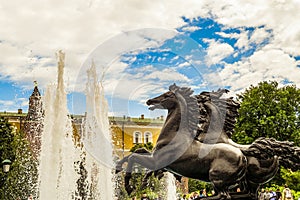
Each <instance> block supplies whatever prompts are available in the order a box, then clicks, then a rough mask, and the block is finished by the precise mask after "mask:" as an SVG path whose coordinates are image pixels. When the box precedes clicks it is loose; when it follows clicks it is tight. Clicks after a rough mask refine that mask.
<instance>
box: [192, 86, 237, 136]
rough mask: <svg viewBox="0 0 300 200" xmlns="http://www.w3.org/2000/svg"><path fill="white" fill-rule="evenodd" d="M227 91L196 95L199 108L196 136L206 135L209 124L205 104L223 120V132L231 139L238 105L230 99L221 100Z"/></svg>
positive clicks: (220, 90)
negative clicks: (209, 104) (212, 106)
mask: <svg viewBox="0 0 300 200" xmlns="http://www.w3.org/2000/svg"><path fill="white" fill-rule="evenodd" d="M228 92H229V90H227V89H219V90H218V91H216V92H214V91H212V92H201V93H200V94H199V95H196V98H197V102H198V106H199V114H200V117H199V125H198V129H197V135H198V136H199V135H200V134H205V133H207V130H208V127H209V124H210V109H209V108H208V107H207V106H205V103H206V102H209V103H211V104H212V105H214V106H215V107H216V108H217V109H218V110H219V113H220V115H221V117H222V116H223V119H224V125H223V131H224V132H225V133H226V135H227V136H228V137H229V138H231V136H232V133H233V129H234V126H235V123H236V118H237V117H238V109H239V108H240V103H239V102H238V101H235V100H234V99H233V98H232V97H230V98H221V97H222V95H223V94H224V93H228Z"/></svg>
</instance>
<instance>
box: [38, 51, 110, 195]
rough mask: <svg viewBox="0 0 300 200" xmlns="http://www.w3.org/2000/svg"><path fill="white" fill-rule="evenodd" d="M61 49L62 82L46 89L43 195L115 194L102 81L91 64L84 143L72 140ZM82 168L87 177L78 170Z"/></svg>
mask: <svg viewBox="0 0 300 200" xmlns="http://www.w3.org/2000/svg"><path fill="white" fill-rule="evenodd" d="M57 55H58V60H59V61H58V83H57V85H49V86H48V88H47V90H46V94H45V119H44V124H45V128H44V131H43V134H42V146H41V155H40V167H39V183H40V187H39V195H38V196H39V199H53V200H54V199H58V200H60V199H103V200H107V199H113V195H114V189H113V183H112V179H113V175H112V166H113V165H112V163H113V162H112V146H111V144H110V141H111V140H110V133H109V122H108V116H107V103H106V100H105V98H104V93H103V87H102V86H101V85H99V84H98V82H97V75H96V70H95V67H94V66H92V67H91V69H90V70H89V71H88V83H87V87H86V100H87V115H86V119H85V120H84V123H83V128H82V130H83V135H82V138H81V139H82V143H83V148H79V147H78V146H77V145H75V143H74V138H73V129H72V123H71V119H70V118H69V117H68V115H69V113H68V110H67V100H66V92H65V89H64V79H63V74H64V73H63V72H64V53H62V52H61V51H60V52H58V54H57ZM99 146H101V147H104V148H98V147H99ZM100 150H101V151H102V152H99V151H100ZM103 150H104V151H105V152H103ZM76 168H77V170H76ZM80 172H81V173H80ZM82 173H83V178H82V177H81V176H80V175H82ZM85 175H86V177H84V176H85ZM100 180H101V181H100ZM80 181H81V183H80ZM78 187H79V188H78ZM78 190H81V191H78Z"/></svg>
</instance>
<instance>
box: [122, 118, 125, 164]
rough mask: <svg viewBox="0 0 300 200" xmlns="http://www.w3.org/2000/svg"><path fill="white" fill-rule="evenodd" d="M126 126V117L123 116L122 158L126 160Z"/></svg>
mask: <svg viewBox="0 0 300 200" xmlns="http://www.w3.org/2000/svg"><path fill="white" fill-rule="evenodd" d="M124 126H125V115H123V123H122V156H123V158H124V151H125V141H124V140H125V131H124Z"/></svg>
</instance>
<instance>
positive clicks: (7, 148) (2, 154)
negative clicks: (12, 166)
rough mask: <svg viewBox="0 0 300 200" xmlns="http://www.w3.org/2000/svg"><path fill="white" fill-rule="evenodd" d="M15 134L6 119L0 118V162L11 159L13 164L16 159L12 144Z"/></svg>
mask: <svg viewBox="0 0 300 200" xmlns="http://www.w3.org/2000/svg"><path fill="white" fill-rule="evenodd" d="M13 139H14V134H13V129H12V127H11V125H10V124H9V123H8V121H7V120H6V119H4V118H2V117H1V118H0V144H1V145H0V161H1V162H2V161H3V160H5V159H9V160H11V161H12V162H13V161H14V159H15V157H14V154H13V147H12V146H11V143H12V142H13Z"/></svg>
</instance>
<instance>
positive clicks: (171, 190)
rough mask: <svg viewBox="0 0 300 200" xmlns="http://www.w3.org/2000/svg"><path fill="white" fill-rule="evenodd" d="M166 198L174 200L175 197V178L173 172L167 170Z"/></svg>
mask: <svg viewBox="0 0 300 200" xmlns="http://www.w3.org/2000/svg"><path fill="white" fill-rule="evenodd" d="M166 182H167V200H175V199H177V197H176V184H175V183H176V179H175V177H174V175H173V174H171V173H169V172H167V178H166Z"/></svg>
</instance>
